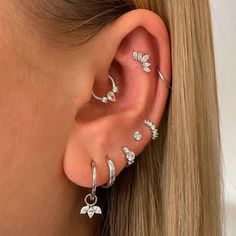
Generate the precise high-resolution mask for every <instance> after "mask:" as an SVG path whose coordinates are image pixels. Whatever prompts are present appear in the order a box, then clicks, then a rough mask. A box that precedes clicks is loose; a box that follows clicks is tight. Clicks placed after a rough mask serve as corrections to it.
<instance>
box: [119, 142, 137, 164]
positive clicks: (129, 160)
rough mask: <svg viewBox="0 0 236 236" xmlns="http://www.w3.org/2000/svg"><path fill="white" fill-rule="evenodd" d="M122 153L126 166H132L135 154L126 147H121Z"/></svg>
mask: <svg viewBox="0 0 236 236" xmlns="http://www.w3.org/2000/svg"><path fill="white" fill-rule="evenodd" d="M122 151H123V152H124V154H125V155H126V159H127V166H130V165H132V164H133V163H134V162H135V153H134V152H132V151H130V150H129V148H128V147H126V146H125V147H122Z"/></svg>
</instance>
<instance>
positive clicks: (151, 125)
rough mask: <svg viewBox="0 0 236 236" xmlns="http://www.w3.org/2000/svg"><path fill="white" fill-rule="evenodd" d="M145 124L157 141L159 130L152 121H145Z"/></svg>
mask: <svg viewBox="0 0 236 236" xmlns="http://www.w3.org/2000/svg"><path fill="white" fill-rule="evenodd" d="M144 124H145V125H146V126H147V127H148V128H149V129H150V130H151V133H152V139H153V140H155V139H157V138H158V137H159V130H158V128H156V127H155V125H154V123H153V122H152V121H151V120H144Z"/></svg>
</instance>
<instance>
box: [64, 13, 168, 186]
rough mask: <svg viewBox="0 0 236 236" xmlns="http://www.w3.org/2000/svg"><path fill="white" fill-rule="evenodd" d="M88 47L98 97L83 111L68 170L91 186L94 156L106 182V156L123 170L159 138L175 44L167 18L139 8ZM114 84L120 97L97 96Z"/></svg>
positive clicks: (66, 165) (99, 181) (77, 180)
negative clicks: (164, 18) (150, 143)
mask: <svg viewBox="0 0 236 236" xmlns="http://www.w3.org/2000/svg"><path fill="white" fill-rule="evenodd" d="M98 49H100V50H101V49H102V54H101V52H99V51H100V50H98ZM84 50H85V51H86V52H88V54H89V55H90V56H89V57H88V58H90V59H89V60H90V64H91V71H92V73H93V74H94V81H95V84H97V85H98V86H95V87H93V88H92V89H91V92H92V91H93V93H94V94H93V95H95V96H96V97H97V98H96V97H95V96H91V100H90V102H89V103H88V104H86V105H85V106H84V107H83V108H81V109H80V110H79V111H78V119H77V120H76V122H75V125H74V128H73V132H72V133H71V136H70V138H69V140H68V145H67V148H66V152H65V157H64V169H65V173H66V175H67V176H68V178H69V179H70V180H71V181H73V182H74V183H76V184H78V185H80V186H83V187H91V168H90V163H91V161H94V162H95V163H96V167H97V185H98V186H100V185H104V184H105V183H107V182H108V180H109V170H108V166H107V157H108V158H109V159H110V160H112V162H113V163H114V167H115V170H116V175H118V174H119V173H120V172H121V171H122V170H123V169H124V167H125V166H127V165H131V164H133V163H134V161H135V157H136V156H137V155H138V154H139V153H140V152H141V151H142V150H143V149H144V147H145V146H146V145H147V144H148V143H149V142H150V140H151V139H153V140H154V139H156V138H157V137H158V135H159V133H158V128H157V126H158V124H159V123H160V121H161V118H162V115H163V113H164V110H165V107H166V102H167V97H168V94H169V88H168V86H167V85H169V86H170V74H171V66H170V45H169V39H168V34H167V30H166V28H165V25H164V23H163V22H162V20H161V19H160V18H159V17H158V16H157V15H155V14H154V13H151V12H149V11H147V10H136V11H133V12H130V13H127V14H125V15H124V16H122V17H120V18H119V19H117V20H116V21H114V22H112V23H111V24H109V25H108V26H106V27H104V29H103V30H101V31H100V32H99V33H98V34H97V35H96V36H95V37H94V38H93V39H92V40H91V41H90V42H89V43H88V44H86V45H85V46H84ZM98 54H100V57H97V56H96V55H98ZM158 72H160V73H161V75H162V77H161V76H160V74H158ZM90 74H91V72H90ZM108 74H111V76H112V77H111V78H113V79H114V83H112V80H111V79H110V80H109V78H110V77H108ZM163 79H164V81H163ZM164 82H165V83H164ZM114 84H115V87H117V88H118V91H117V93H116V94H115V100H114V99H111V100H110V102H106V103H104V102H102V100H101V99H98V98H102V97H104V95H106V97H107V94H108V93H109V91H112V90H113V88H114V86H113V85H114ZM98 88H99V89H98ZM107 100H109V99H107Z"/></svg>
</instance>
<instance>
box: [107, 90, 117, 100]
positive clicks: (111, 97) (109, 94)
mask: <svg viewBox="0 0 236 236" xmlns="http://www.w3.org/2000/svg"><path fill="white" fill-rule="evenodd" d="M107 99H108V100H110V101H112V102H115V101H116V97H115V94H114V92H112V91H110V92H109V93H108V94H107Z"/></svg>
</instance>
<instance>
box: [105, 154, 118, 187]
mask: <svg viewBox="0 0 236 236" xmlns="http://www.w3.org/2000/svg"><path fill="white" fill-rule="evenodd" d="M107 164H108V168H109V182H108V183H107V184H106V185H103V186H102V187H103V188H110V187H111V186H112V185H113V184H114V183H115V180H116V170H115V165H114V163H113V161H112V160H108V159H107Z"/></svg>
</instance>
